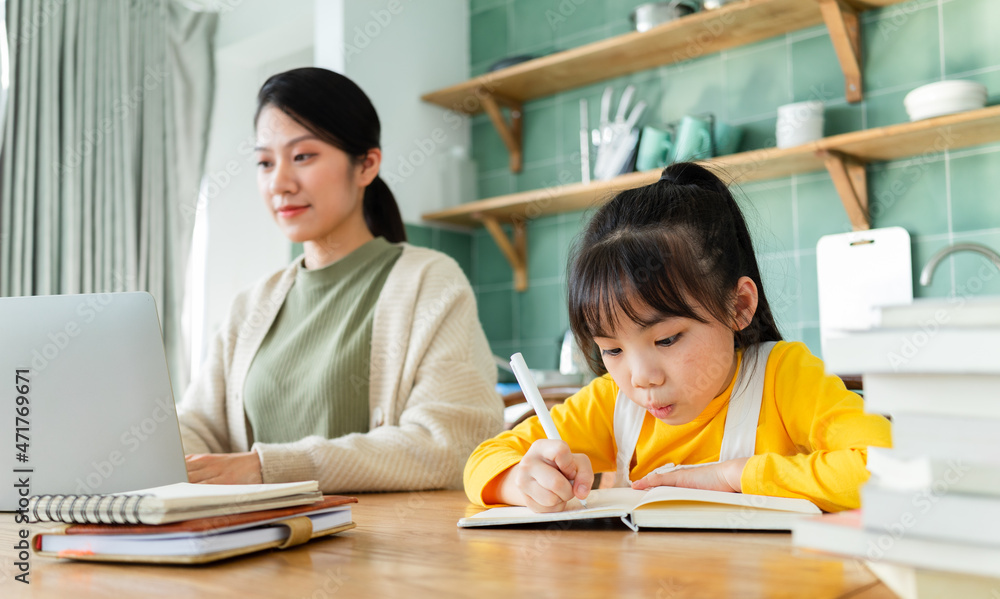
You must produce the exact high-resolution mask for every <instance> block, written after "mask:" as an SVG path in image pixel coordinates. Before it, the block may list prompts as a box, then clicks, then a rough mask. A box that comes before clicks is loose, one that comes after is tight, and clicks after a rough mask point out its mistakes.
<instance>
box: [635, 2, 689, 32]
mask: <svg viewBox="0 0 1000 599" xmlns="http://www.w3.org/2000/svg"><path fill="white" fill-rule="evenodd" d="M699 10H701V0H671V1H670V2H647V3H646V4H640V5H639V6H636V7H635V10H633V11H632V14H631V15H629V18H631V19H632V25H633V27H635V30H636V31H649V30H650V29H652V28H653V27H656V26H657V25H662V24H663V23H667V22H669V21H673V20H674V19H679V18H681V17H684V16H687V15H689V14H691V13H695V12H698V11H699Z"/></svg>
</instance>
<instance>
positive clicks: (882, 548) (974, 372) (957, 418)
mask: <svg viewBox="0 0 1000 599" xmlns="http://www.w3.org/2000/svg"><path fill="white" fill-rule="evenodd" d="M903 316H904V317H905V316H906V314H903ZM991 316H993V318H996V317H1000V313H998V314H996V315H995V316H994V315H991ZM902 320H906V319H905V318H903V319H902ZM931 322H932V321H928V323H931ZM928 323H924V325H923V326H921V325H920V324H919V322H912V321H910V322H908V323H903V324H902V325H900V326H888V327H886V326H883V327H882V328H877V329H873V330H870V331H863V332H855V333H851V334H845V335H843V336H842V337H840V338H838V339H835V340H832V341H830V342H828V343H827V344H826V346H825V347H826V348H828V351H827V352H826V353H827V354H828V355H827V358H826V364H827V367H828V369H830V370H831V371H835V372H861V373H862V378H863V386H864V392H863V393H864V398H865V405H866V409H867V410H868V411H869V412H874V413H879V414H883V415H886V416H888V417H890V418H891V420H892V435H893V447H892V449H886V448H878V447H873V448H870V449H869V454H868V469H869V471H870V472H871V474H872V476H871V479H870V480H869V482H868V483H867V484H866V485H865V486H864V488H863V489H862V501H861V506H862V507H861V510H860V513H855V514H850V515H843V514H842V515H837V516H834V517H831V516H824V517H821V518H819V519H813V521H812V522H807V523H804V524H803V526H802V527H800V528H797V529H796V530H795V536H794V539H793V542H794V543H795V544H796V545H799V546H802V547H806V548H813V549H819V550H824V551H832V552H835V553H840V554H846V555H851V556H854V557H857V558H860V559H863V560H865V561H866V562H867V563H868V564H869V566H870V567H871V569H872V571H873V572H875V573H876V574H877V575H879V577H880V578H882V579H883V580H884V581H885V582H886V583H887V584H888V585H889V586H890V587H891V588H893V590H895V591H897V593H898V594H899V595H901V596H904V597H921V598H924V597H931V596H943V597H986V598H989V599H1000V326H997V325H996V323H984V325H983V326H973V325H971V324H969V325H965V324H964V323H963V325H962V326H954V323H953V324H952V326H937V327H930V326H928Z"/></svg>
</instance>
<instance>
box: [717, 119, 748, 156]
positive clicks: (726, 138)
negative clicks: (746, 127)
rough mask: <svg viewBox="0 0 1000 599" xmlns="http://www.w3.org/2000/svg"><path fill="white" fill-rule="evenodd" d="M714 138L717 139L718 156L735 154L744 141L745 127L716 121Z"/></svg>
mask: <svg viewBox="0 0 1000 599" xmlns="http://www.w3.org/2000/svg"><path fill="white" fill-rule="evenodd" d="M713 137H714V138H715V155H716V156H725V155H726V154H734V153H736V150H738V149H739V147H740V142H741V141H743V127H737V126H736V125H730V124H728V123H723V122H721V121H716V122H715V131H714V132H713Z"/></svg>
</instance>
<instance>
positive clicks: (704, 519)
mask: <svg viewBox="0 0 1000 599" xmlns="http://www.w3.org/2000/svg"><path fill="white" fill-rule="evenodd" d="M820 513H821V511H820V509H819V508H818V507H816V505H815V504H813V503H811V502H809V501H806V500H805V499H788V498H785V497H766V496H764V495H744V494H742V493H723V492H721V491H705V490H702V489H685V488H681V487H654V488H652V489H648V490H645V491H637V490H634V489H628V488H620V489H599V490H595V491H591V493H590V495H588V496H587V507H586V508H584V507H582V506H581V505H580V503H579V501H578V500H576V499H574V500H572V501H571V502H570V507H569V509H568V510H566V511H563V512H555V513H549V514H537V513H535V512H532V511H531V510H529V509H528V508H526V507H497V508H493V509H489V510H486V511H484V512H481V513H479V514H476V515H475V516H471V517H468V518H462V519H461V520H459V521H458V525H459V526H461V527H465V528H471V527H476V526H501V525H507V524H536V523H542V522H560V521H567V520H588V519H593V518H620V519H621V521H622V522H624V523H625V524H626V525H627V526H628V527H629V528H631V529H632V530H639V529H640V528H696V529H717V530H791V529H792V522H795V521H796V520H798V519H800V518H802V517H803V516H814V515H817V514H820Z"/></svg>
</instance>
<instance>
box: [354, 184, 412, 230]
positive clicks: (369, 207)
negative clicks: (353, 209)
mask: <svg viewBox="0 0 1000 599" xmlns="http://www.w3.org/2000/svg"><path fill="white" fill-rule="evenodd" d="M363 209H364V214H365V224H367V225H368V229H369V230H370V231H371V232H372V235H374V236H375V237H379V236H382V237H385V239H386V241H388V242H389V243H400V242H402V241H406V228H405V227H404V226H403V218H402V217H401V216H400V214H399V206H398V205H397V204H396V198H395V196H393V195H392V191H391V190H390V189H389V186H388V185H386V184H385V181H383V180H382V177H379V176H377V175H376V176H375V179H374V180H372V182H371V183H370V184H369V185H368V187H366V188H365V197H364V205H363Z"/></svg>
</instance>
